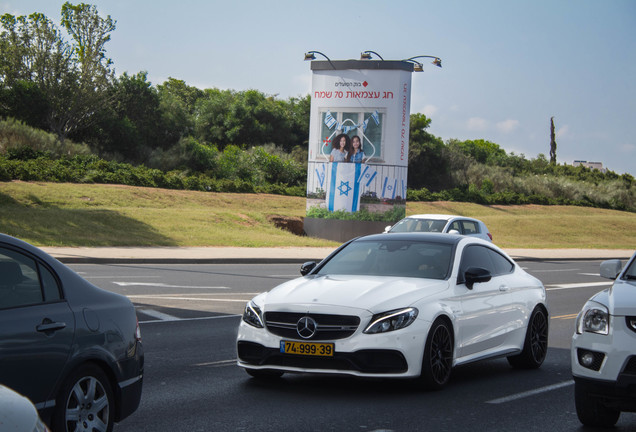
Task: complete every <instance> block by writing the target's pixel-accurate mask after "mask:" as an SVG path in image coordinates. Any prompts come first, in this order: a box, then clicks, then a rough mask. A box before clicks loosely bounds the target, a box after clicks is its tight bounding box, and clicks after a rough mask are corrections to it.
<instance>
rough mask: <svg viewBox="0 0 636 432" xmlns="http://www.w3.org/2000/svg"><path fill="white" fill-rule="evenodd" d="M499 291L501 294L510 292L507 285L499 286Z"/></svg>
mask: <svg viewBox="0 0 636 432" xmlns="http://www.w3.org/2000/svg"><path fill="white" fill-rule="evenodd" d="M499 291H501V292H506V291H510V287H509V286H508V285H501V286H500V287H499Z"/></svg>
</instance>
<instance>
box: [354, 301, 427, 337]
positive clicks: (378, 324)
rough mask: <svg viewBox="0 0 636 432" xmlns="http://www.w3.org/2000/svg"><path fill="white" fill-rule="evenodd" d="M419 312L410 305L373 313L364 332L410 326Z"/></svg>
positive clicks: (388, 330)
mask: <svg viewBox="0 0 636 432" xmlns="http://www.w3.org/2000/svg"><path fill="white" fill-rule="evenodd" d="M417 314H418V310H417V309H415V308H412V307H410V308H406V309H399V310H394V311H389V312H384V313H381V314H376V315H373V318H371V323H370V324H369V325H368V326H367V328H366V329H365V330H364V333H386V332H390V331H393V330H399V329H401V328H404V327H408V326H409V325H411V324H412V323H413V321H415V318H417Z"/></svg>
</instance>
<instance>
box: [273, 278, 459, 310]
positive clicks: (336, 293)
mask: <svg viewBox="0 0 636 432" xmlns="http://www.w3.org/2000/svg"><path fill="white" fill-rule="evenodd" d="M447 287H448V282H447V281H443V280H431V279H417V278H397V277H378V276H349V275H332V276H317V277H306V278H298V279H294V280H292V281H289V282H286V283H284V284H282V285H279V286H278V287H276V288H274V289H273V290H271V291H270V292H268V293H266V294H265V295H264V296H263V298H262V300H263V303H264V307H265V310H282V309H285V310H290V308H293V307H295V306H299V307H303V308H311V307H314V306H338V307H343V308H356V309H364V310H367V311H369V312H371V313H379V312H385V311H388V310H392V309H398V308H402V307H407V306H410V305H412V304H413V303H414V302H416V301H417V300H420V299H422V298H425V297H429V296H432V295H434V294H436V293H438V292H440V291H443V290H444V289H446V288H447Z"/></svg>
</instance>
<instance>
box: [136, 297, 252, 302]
mask: <svg viewBox="0 0 636 432" xmlns="http://www.w3.org/2000/svg"><path fill="white" fill-rule="evenodd" d="M126 297H128V298H129V299H131V300H132V299H156V300H194V301H208V302H241V303H245V302H247V300H246V299H227V298H225V299H217V298H203V297H173V296H166V295H129V296H126Z"/></svg>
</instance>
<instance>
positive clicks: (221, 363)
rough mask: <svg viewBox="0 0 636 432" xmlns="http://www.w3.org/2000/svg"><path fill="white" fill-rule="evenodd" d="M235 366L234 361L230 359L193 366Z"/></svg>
mask: <svg viewBox="0 0 636 432" xmlns="http://www.w3.org/2000/svg"><path fill="white" fill-rule="evenodd" d="M235 364H236V359H232V360H221V361H215V362H208V363H196V364H195V365H194V366H212V367H221V366H231V365H235Z"/></svg>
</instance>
